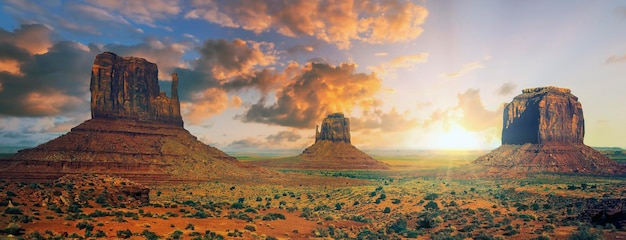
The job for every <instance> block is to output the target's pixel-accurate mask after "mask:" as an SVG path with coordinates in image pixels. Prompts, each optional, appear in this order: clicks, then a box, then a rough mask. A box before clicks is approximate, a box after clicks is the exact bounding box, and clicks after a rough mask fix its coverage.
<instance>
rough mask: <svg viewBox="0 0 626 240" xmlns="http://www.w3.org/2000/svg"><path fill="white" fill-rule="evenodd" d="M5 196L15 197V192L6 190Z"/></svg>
mask: <svg viewBox="0 0 626 240" xmlns="http://www.w3.org/2000/svg"><path fill="white" fill-rule="evenodd" d="M7 197H17V194H15V193H14V192H11V191H7Z"/></svg>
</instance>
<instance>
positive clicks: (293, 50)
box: [286, 45, 315, 54]
mask: <svg viewBox="0 0 626 240" xmlns="http://www.w3.org/2000/svg"><path fill="white" fill-rule="evenodd" d="M313 50H315V46H312V45H296V46H293V47H289V48H287V50H286V51H287V53H290V54H294V53H300V52H313Z"/></svg>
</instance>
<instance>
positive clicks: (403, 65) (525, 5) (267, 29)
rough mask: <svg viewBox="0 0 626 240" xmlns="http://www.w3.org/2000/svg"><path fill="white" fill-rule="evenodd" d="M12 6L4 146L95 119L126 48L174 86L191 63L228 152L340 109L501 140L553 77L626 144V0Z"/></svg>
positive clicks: (386, 139) (411, 130)
mask: <svg viewBox="0 0 626 240" xmlns="http://www.w3.org/2000/svg"><path fill="white" fill-rule="evenodd" d="M0 4H1V5H0V13H1V14H0V49H2V51H0V52H1V54H0V145H1V146H9V145H19V146H34V145H37V144H40V143H43V142H45V141H47V140H50V139H52V138H54V137H56V136H59V135H60V134H63V133H64V132H67V131H69V129H70V128H71V127H73V126H76V125H78V124H79V123H81V122H82V121H85V120H87V119H88V118H89V117H90V113H89V99H90V98H89V90H88V89H89V86H88V84H89V76H90V75H89V74H90V72H89V71H90V67H91V64H92V63H93V59H94V57H95V55H96V54H98V53H101V52H103V51H112V52H115V53H117V54H118V55H123V56H136V57H143V58H146V59H148V60H149V61H152V62H155V63H157V64H158V66H159V71H160V78H161V80H162V86H167V85H168V81H169V79H168V78H169V77H168V76H169V75H170V73H172V72H178V73H179V76H180V81H181V82H180V95H181V98H182V99H183V103H182V108H183V119H184V121H185V127H186V128H187V129H189V130H190V132H191V133H192V134H194V135H196V136H198V138H199V139H200V140H202V141H203V142H205V143H207V144H210V145H213V146H216V147H219V148H223V149H230V150H242V149H258V148H264V149H265V148H269V149H276V148H288V149H304V147H306V146H308V145H310V144H312V142H313V136H314V131H315V130H314V129H315V124H318V123H319V122H321V120H322V119H323V118H324V116H326V115H327V114H330V113H332V112H335V111H342V112H344V113H345V114H346V115H347V116H348V117H350V119H351V122H352V126H351V127H352V142H353V144H355V145H356V146H357V147H360V148H364V149H433V148H435V149H451V148H461V149H466V148H486V149H489V148H495V147H497V146H498V145H499V143H500V131H501V125H502V106H503V104H504V103H506V102H510V101H511V100H512V98H513V97H514V96H516V95H517V94H519V93H520V92H521V90H522V89H524V88H530V87H540V86H550V85H553V86H559V87H564V88H570V89H571V90H572V93H573V94H574V95H576V96H578V97H579V100H580V101H581V102H582V105H583V109H584V115H585V124H586V136H585V143H587V144H588V145H591V146H619V147H626V126H625V125H624V124H623V123H624V122H626V106H625V105H624V103H625V102H626V95H625V94H623V91H624V89H626V81H624V80H625V79H624V77H625V76H626V42H625V41H624V40H625V39H626V3H623V2H622V1H601V2H589V1H495V0H494V1H446V0H438V1H400V0H389V1H386V0H381V1H361V0H354V1H339V0H337V1H307V0H295V1H287V2H284V1H260V0H250V1H243V0H239V1H194V0H191V1H183V0H180V1H148V0H136V1H123V0H115V1H91V0H85V1H17V0H15V1H14V0H5V1H2V2H1V3H0ZM163 90H166V91H167V90H168V89H167V88H165V89H163ZM168 94H169V93H168Z"/></svg>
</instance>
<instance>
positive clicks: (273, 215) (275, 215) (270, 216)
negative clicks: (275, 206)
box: [261, 213, 285, 221]
mask: <svg viewBox="0 0 626 240" xmlns="http://www.w3.org/2000/svg"><path fill="white" fill-rule="evenodd" d="M261 219H263V220H264V221H270V220H276V219H283V220H284V219H285V215H283V214H281V213H268V214H267V215H265V216H263V217H262V218H261Z"/></svg>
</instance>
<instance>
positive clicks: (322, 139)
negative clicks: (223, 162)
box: [254, 113, 389, 170]
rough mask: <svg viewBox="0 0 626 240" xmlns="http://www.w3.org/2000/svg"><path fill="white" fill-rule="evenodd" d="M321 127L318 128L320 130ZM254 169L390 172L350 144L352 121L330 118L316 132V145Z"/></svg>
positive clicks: (344, 118) (340, 116)
mask: <svg viewBox="0 0 626 240" xmlns="http://www.w3.org/2000/svg"><path fill="white" fill-rule="evenodd" d="M318 127H319V126H318ZM254 164H255V165H259V166H265V167H270V168H287V169H327V170H338V169H388V168H389V167H388V166H387V165H386V164H384V163H382V162H380V161H378V160H376V159H374V158H372V157H370V156H369V155H367V154H366V153H364V152H362V151H361V150H359V149H357V148H356V147H355V146H353V145H352V144H351V143H350V119H348V118H346V117H344V115H343V113H333V114H330V115H328V117H326V118H325V119H324V120H323V121H322V126H321V128H316V130H315V143H314V144H313V145H311V146H310V147H308V148H306V149H305V150H304V151H303V152H302V153H301V154H300V155H298V156H295V157H288V158H281V159H274V160H264V161H256V162H255V163H254Z"/></svg>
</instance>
